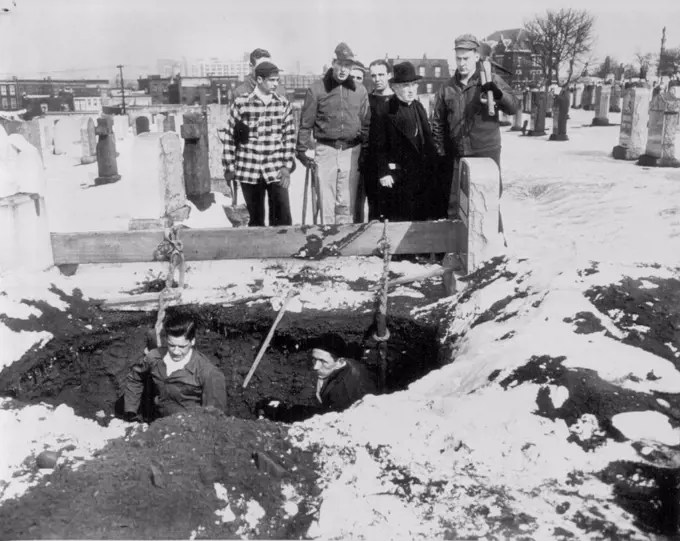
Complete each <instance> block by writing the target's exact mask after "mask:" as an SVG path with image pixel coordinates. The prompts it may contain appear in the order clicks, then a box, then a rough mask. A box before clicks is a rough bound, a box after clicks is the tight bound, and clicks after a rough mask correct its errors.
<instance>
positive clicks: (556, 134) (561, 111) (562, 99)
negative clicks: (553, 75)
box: [549, 88, 571, 141]
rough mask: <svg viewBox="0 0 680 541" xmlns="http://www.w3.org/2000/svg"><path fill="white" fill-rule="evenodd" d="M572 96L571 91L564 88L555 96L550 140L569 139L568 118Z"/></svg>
mask: <svg viewBox="0 0 680 541" xmlns="http://www.w3.org/2000/svg"><path fill="white" fill-rule="evenodd" d="M570 102H571V98H570V96H569V91H568V90H567V89H566V88H564V89H563V90H562V92H560V94H559V95H558V96H557V97H556V98H555V102H554V104H553V130H552V134H551V135H550V138H549V140H550V141H568V140H569V136H568V135H567V120H568V118H569V103H570Z"/></svg>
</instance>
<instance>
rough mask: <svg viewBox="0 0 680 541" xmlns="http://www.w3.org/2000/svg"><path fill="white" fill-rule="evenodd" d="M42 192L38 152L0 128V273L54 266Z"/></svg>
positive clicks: (43, 176)
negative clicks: (0, 230)
mask: <svg viewBox="0 0 680 541" xmlns="http://www.w3.org/2000/svg"><path fill="white" fill-rule="evenodd" d="M44 192H45V172H44V168H43V163H42V159H41V158H40V154H39V153H38V149H37V148H35V147H34V146H33V145H31V144H30V143H29V142H28V141H26V139H24V137H23V136H22V135H19V134H13V135H10V136H8V135H7V134H6V133H5V130H4V128H3V127H2V126H0V228H2V231H3V234H2V235H0V274H5V273H7V272H16V271H21V272H27V271H29V272H30V271H36V270H44V269H46V268H48V267H51V266H52V265H53V263H54V260H53V258H52V243H51V240H50V232H49V227H48V223H47V215H46V212H45V198H44V197H43V194H44Z"/></svg>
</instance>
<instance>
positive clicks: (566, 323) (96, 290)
mask: <svg viewBox="0 0 680 541" xmlns="http://www.w3.org/2000/svg"><path fill="white" fill-rule="evenodd" d="M592 116H593V113H592V112H587V111H572V113H571V120H570V123H569V137H570V141H568V142H549V141H547V137H541V138H530V137H522V136H521V135H520V134H518V133H513V132H509V131H507V128H504V129H503V132H504V136H503V137H504V139H503V164H504V167H503V178H504V183H505V191H504V197H503V200H502V209H503V213H504V222H505V225H506V231H507V237H508V243H509V250H508V259H506V260H502V261H496V262H495V264H494V265H493V266H489V267H488V268H487V269H485V270H484V272H482V273H481V274H480V275H478V276H476V277H475V278H474V279H473V280H470V281H469V282H467V286H466V288H465V289H463V290H462V291H461V292H460V293H459V294H458V295H457V296H454V297H449V298H446V299H443V300H441V301H440V302H439V303H437V304H436V305H434V306H432V307H427V308H424V309H420V310H419V311H418V313H417V314H414V315H415V316H418V315H422V314H423V313H425V312H427V311H430V310H438V311H441V312H442V313H443V314H444V317H445V319H444V320H443V324H442V336H441V340H442V348H444V349H445V350H446V351H448V352H450V355H451V359H452V360H454V361H455V362H453V363H452V364H450V365H447V366H446V367H444V368H442V369H441V370H438V371H436V372H434V373H431V374H429V375H428V376H426V377H425V378H423V379H422V380H420V381H419V382H417V383H416V384H414V385H412V386H411V387H410V389H409V390H408V391H404V392H400V393H396V394H393V395H390V396H383V397H379V398H376V397H368V398H366V399H365V400H364V401H363V402H362V403H361V404H359V405H358V406H356V407H355V408H353V409H351V410H349V411H348V412H345V413H344V414H342V415H329V416H324V417H323V418H317V419H312V420H310V421H308V422H306V423H304V424H301V425H298V426H296V428H295V431H296V434H297V437H298V440H299V445H301V446H306V445H309V444H312V443H318V444H320V445H321V446H322V448H323V449H324V452H323V455H322V459H323V464H324V476H323V483H324V485H323V488H324V493H323V494H324V496H323V504H322V506H321V508H320V512H319V516H318V520H317V521H316V523H315V524H314V526H313V527H312V529H311V530H310V532H309V534H310V535H311V536H315V537H319V538H322V539H385V540H387V539H423V540H424V539H437V538H459V539H465V538H474V539H478V538H486V539H518V538H520V536H521V535H524V536H525V538H526V539H536V540H540V539H567V538H574V539H602V538H609V539H654V538H655V537H654V535H653V534H650V533H645V529H644V527H643V526H641V524H640V521H639V517H635V516H634V515H635V513H633V512H631V510H630V509H627V508H624V507H622V505H621V500H620V499H617V495H619V496H620V491H621V490H622V489H621V488H620V487H618V485H617V487H618V488H617V489H616V490H615V489H614V488H613V487H614V485H615V484H616V483H615V482H605V481H607V479H608V476H610V477H612V478H614V479H615V480H616V479H618V478H617V477H616V476H617V475H620V476H623V477H626V476H627V475H629V473H630V471H632V470H630V464H636V463H640V464H645V465H647V466H650V467H652V466H653V467H655V468H661V469H667V470H668V471H671V470H673V469H677V468H678V466H680V458H679V457H680V455H679V454H678V451H677V449H678V445H679V444H680V431H679V430H678V428H677V427H678V424H679V423H678V419H679V417H678V410H676V406H675V404H674V403H673V400H671V397H673V396H674V395H675V394H676V393H678V391H680V372H679V371H678V370H677V369H676V366H677V364H678V361H677V358H678V355H677V352H678V350H680V329H676V331H675V334H673V332H671V333H670V338H669V339H668V344H667V346H666V348H667V350H664V351H662V352H660V353H659V352H657V353H656V354H655V353H651V352H649V351H645V350H644V349H641V348H640V347H635V346H634V345H632V344H631V336H632V333H638V334H639V335H640V336H641V337H643V338H644V335H645V333H651V330H650V327H646V326H645V325H642V324H639V325H637V326H635V325H632V324H631V325H628V326H623V325H622V323H621V322H622V321H623V319H624V318H625V316H626V314H625V310H624V309H621V310H618V311H616V310H612V311H606V310H604V311H601V310H600V309H599V308H598V306H601V304H600V303H599V299H598V296H596V295H594V294H592V292H593V291H600V289H597V288H606V287H608V286H610V285H611V284H615V285H616V286H617V287H620V286H621V284H622V283H623V281H625V280H626V279H633V280H639V282H636V283H638V284H640V287H647V288H648V289H649V294H650V297H649V299H650V300H649V304H650V305H651V307H650V309H652V310H655V306H656V305H657V303H659V305H660V303H661V300H662V296H661V295H660V294H659V295H656V293H655V292H657V291H661V290H662V289H663V287H665V286H662V285H660V284H663V283H665V282H664V281H668V280H673V279H680V271H679V270H678V267H679V266H680V265H679V261H678V260H679V258H680V256H678V254H680V170H679V169H649V168H642V167H638V166H636V165H635V164H633V163H630V162H622V161H616V160H614V159H613V158H611V157H610V152H611V149H612V147H614V146H615V145H616V144H618V130H619V128H618V126H610V127H597V128H594V127H587V126H586V125H587V124H590V121H591V119H592ZM618 116H619V115H615V114H614V115H611V121H612V122H613V123H618V121H619V119H618ZM549 122H550V121H548V123H549ZM131 144H132V143H131V141H130V140H127V141H125V142H119V144H118V147H119V151H120V153H121V158H120V162H119V169H120V172H121V174H122V176H123V180H122V181H121V182H119V183H116V184H113V185H108V186H101V187H96V188H94V187H91V185H92V184H93V179H94V176H95V174H96V164H94V165H85V166H81V165H79V160H78V158H79V155H78V154H77V148H76V146H75V145H74V152H73V153H72V154H71V155H63V156H52V155H48V156H47V157H46V165H47V175H48V188H47V189H48V191H47V204H48V213H49V219H50V224H51V229H52V230H53V231H85V230H107V229H127V223H128V221H129V219H130V218H131V216H130V215H129V214H128V213H127V210H126V207H125V199H126V197H129V195H128V194H130V193H131V192H130V190H133V188H134V187H133V186H130V185H127V184H126V183H125V179H126V178H129V171H130V169H129V168H130V167H131V166H132V164H130V163H129V160H127V161H126V156H129V155H130V150H131ZM678 148H680V137H679V139H678ZM303 180H304V177H303V172H302V171H301V170H298V172H296V173H295V177H294V179H293V188H292V193H291V201H292V202H293V203H292V204H293V215H294V217H295V219H296V220H297V219H298V218H299V216H300V209H301V200H302V197H301V191H302V183H303ZM222 202H224V203H226V204H228V199H226V198H225V199H224V200H220V201H218V205H216V206H215V207H213V209H211V210H210V211H208V214H204V215H201V216H199V213H198V212H194V210H192V214H193V215H194V216H193V217H192V218H190V221H191V220H192V219H193V220H199V221H200V224H201V225H200V226H201V227H209V226H228V222H227V220H226V218H225V217H224V213H223V211H222V209H221V208H219V207H220V205H219V203H222ZM592 262H598V263H597V264H593V263H592ZM278 263H279V264H282V265H284V271H285V274H287V275H290V273H293V272H296V269H299V268H300V267H301V266H302V265H304V264H308V263H307V262H305V263H302V262H278ZM641 264H642V265H641ZM315 265H318V266H322V268H324V270H325V272H327V273H328V274H331V275H333V274H334V275H336V276H338V277H340V276H343V275H344V276H345V277H346V278H347V279H348V280H352V279H356V278H358V277H364V278H366V279H367V280H369V281H370V280H374V279H376V278H377V277H378V276H379V273H380V262H379V261H377V260H374V259H365V260H359V259H354V260H351V261H349V262H347V261H343V262H338V261H331V260H326V261H324V262H319V263H315ZM190 266H191V269H190V272H189V274H188V276H187V282H188V283H189V286H190V287H189V289H188V290H187V295H188V296H189V297H191V298H192V299H197V300H198V299H204V300H205V301H206V302H213V300H214V299H215V296H216V295H220V296H222V298H224V297H225V296H226V297H229V296H234V297H237V296H239V295H242V294H246V293H249V291H250V290H249V288H248V285H249V284H251V283H252V282H253V280H255V279H262V280H264V284H265V289H267V290H268V291H270V292H271V293H272V294H273V295H275V296H276V298H274V299H273V302H272V304H273V305H274V307H276V302H277V299H280V297H281V296H282V295H283V294H284V293H285V288H286V286H285V284H281V283H280V281H278V280H277V278H276V275H277V274H279V273H281V268H280V267H277V268H274V266H275V262H262V261H256V260H252V261H243V262H204V263H203V262H201V263H192V264H191V265H190ZM163 268H164V265H152V264H143V265H142V264H139V265H125V266H95V265H93V266H83V267H82V268H81V269H80V270H79V271H78V272H77V273H76V274H75V275H74V276H73V277H70V278H67V277H64V276H60V275H59V274H58V273H57V271H55V270H52V271H49V272H46V273H42V274H40V275H38V276H13V277H4V278H3V284H2V289H3V292H4V293H5V294H4V295H3V296H0V302H1V304H0V312H3V313H6V314H7V315H9V316H11V317H20V318H27V317H29V316H30V314H31V312H32V311H34V310H37V309H36V308H29V307H27V306H26V305H22V304H20V300H21V299H22V298H36V299H38V298H44V299H46V300H48V302H50V303H51V304H55V305H58V302H59V300H58V299H57V298H56V296H55V295H54V294H51V293H49V292H48V288H49V286H50V284H52V283H54V284H55V285H56V286H57V287H58V288H60V289H63V290H65V291H71V290H72V289H74V288H76V287H77V288H80V289H81V290H82V291H83V293H84V295H85V296H90V297H98V298H101V297H106V296H113V295H116V294H118V293H119V292H120V291H124V290H126V289H130V287H131V286H134V285H136V284H137V283H138V282H140V281H142V280H143V279H144V277H145V276H146V275H147V274H148V273H153V272H160V271H161V270H163ZM393 270H395V272H399V273H403V274H412V273H413V274H415V273H416V272H417V271H416V267H413V266H412V265H411V264H409V263H398V264H394V266H393ZM621 287H622V286H621ZM602 291H604V289H602ZM369 295H370V294H369V293H361V292H351V291H349V290H348V288H346V287H343V285H342V282H333V283H330V282H329V283H328V284H315V285H312V284H310V285H305V286H303V288H302V292H301V294H300V295H299V297H298V305H297V309H301V310H304V309H305V307H323V308H327V309H331V308H333V307H335V306H352V305H354V304H359V303H360V302H361V301H362V300H365V299H366V298H367V296H369ZM655 295H656V296H655ZM624 308H625V306H624ZM584 314H586V315H584ZM588 314H589V315H588ZM657 316H658V317H659V318H662V317H663V314H662V311H658V313H657ZM633 319H634V318H633ZM584 321H589V322H590V323H591V324H592V325H591V327H592V328H589V330H587V331H584V330H583V328H584V327H583V322H584ZM48 338H49V336H45V335H41V334H40V333H22V334H21V335H17V334H16V333H12V332H11V331H9V329H8V328H7V327H6V326H4V325H3V324H2V323H0V339H1V340H2V343H3V348H2V349H3V355H2V358H1V359H0V364H2V365H7V364H9V363H11V362H13V361H14V360H16V359H18V358H19V357H20V356H21V355H22V354H23V352H24V351H26V350H27V349H28V348H30V346H31V345H32V344H33V343H37V342H39V341H41V340H46V339H48ZM4 344H9V347H8V346H5V345H4ZM578 382H582V383H583V385H581V384H579V383H578ZM584 386H585V387H584ZM584 393H585V394H584ZM598 397H600V398H598ZM601 397H604V398H601ZM615 397H620V398H621V399H620V400H619V399H618V398H615ZM664 397H665V398H664ZM624 399H625V400H624ZM36 408H40V406H33V407H28V408H24V409H22V410H10V409H0V432H2V433H3V434H13V435H14V434H16V435H17V437H19V438H21V439H22V441H32V442H34V443H32V444H31V445H23V446H18V447H17V446H15V445H13V444H12V442H11V441H10V440H13V439H14V438H3V443H0V463H2V464H8V465H9V466H8V467H3V468H2V469H0V489H1V488H2V487H3V485H4V486H5V487H8V489H7V490H5V492H6V493H5V495H4V497H5V498H6V497H8V496H10V495H14V494H18V493H20V492H21V486H24V485H21V486H19V484H18V480H24V481H25V483H29V482H33V481H30V479H29V478H28V477H26V476H23V477H22V476H19V477H17V478H14V479H12V478H11V475H12V473H14V472H19V473H21V472H20V471H19V465H20V464H21V462H22V461H23V460H24V458H26V457H27V456H29V455H30V454H34V453H35V452H37V451H38V449H39V447H40V446H39V445H38V443H37V442H43V441H44V442H48V441H51V440H50V438H51V437H52V436H50V435H51V434H53V433H54V431H55V426H56V425H55V422H56V421H55V419H57V418H59V416H60V415H61V416H62V417H63V412H60V411H58V410H54V411H50V409H49V408H42V409H40V410H39V413H36V412H37V411H38V410H37V409H36ZM589 408H590V409H589ZM41 419H42V420H41ZM69 422H72V423H73V429H72V432H71V436H69V435H68V432H69V427H70V425H69V424H68V422H67V423H66V425H63V426H64V428H63V433H64V434H65V435H63V436H59V437H62V438H66V439H68V438H69V437H70V438H72V439H73V440H74V441H78V438H79V436H78V434H79V432H78V428H77V427H78V426H80V424H79V423H85V424H86V423H91V421H85V420H83V421H76V420H75V419H74V420H72V421H69ZM20 426H21V432H20V431H19V427H20ZM59 426H62V425H59ZM88 426H89V425H88ZM95 426H98V425H95ZM612 427H613V428H612ZM97 430H98V431H99V430H102V431H104V432H105V433H106V434H107V435H108V436H110V437H118V436H119V435H120V430H121V429H120V427H119V426H117V425H115V424H114V425H113V426H112V427H110V428H109V429H99V428H97ZM107 430H108V432H107ZM97 434H100V432H97ZM98 437H99V436H98ZM96 442H100V443H101V442H103V438H101V439H97V438H94V437H93V438H92V439H91V440H88V441H87V442H86V443H84V444H82V447H83V448H84V449H85V448H87V449H88V450H90V451H91V450H92V449H94V447H96V445H97V443H96ZM619 464H626V465H628V466H627V467H629V469H625V470H622V471H623V473H621V472H617V471H615V470H613V469H612V468H613V467H614V466H613V465H619ZM603 472H604V473H603ZM22 475H23V474H22ZM10 481H11V482H12V485H11V489H10V488H9V485H8V483H9V482H10ZM647 482H649V483H651V481H649V480H648V479H642V478H639V482H638V484H640V485H641V484H644V483H647ZM0 492H2V491H1V490H0ZM2 497H3V496H2V494H0V498H2ZM676 504H677V502H676ZM636 518H637V519H638V520H637V521H636ZM643 522H644V521H643Z"/></svg>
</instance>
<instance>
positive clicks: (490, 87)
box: [482, 81, 503, 100]
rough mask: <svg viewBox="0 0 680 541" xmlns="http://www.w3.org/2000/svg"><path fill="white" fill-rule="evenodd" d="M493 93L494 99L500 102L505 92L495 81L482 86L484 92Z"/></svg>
mask: <svg viewBox="0 0 680 541" xmlns="http://www.w3.org/2000/svg"><path fill="white" fill-rule="evenodd" d="M489 91H491V92H492V93H493V99H495V100H500V99H501V98H502V97H503V91H502V90H501V89H500V88H498V85H497V84H496V83H494V82H493V81H490V82H488V83H485V84H483V85H482V92H484V93H486V92H489Z"/></svg>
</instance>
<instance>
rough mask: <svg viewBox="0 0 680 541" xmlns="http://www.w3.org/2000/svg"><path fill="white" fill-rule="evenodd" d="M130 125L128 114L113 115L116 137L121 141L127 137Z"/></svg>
mask: <svg viewBox="0 0 680 541" xmlns="http://www.w3.org/2000/svg"><path fill="white" fill-rule="evenodd" d="M129 127H130V120H129V118H128V116H127V115H116V116H114V117H113V131H114V132H115V133H116V139H118V140H119V141H122V140H123V139H125V138H126V137H127V134H128V128H129Z"/></svg>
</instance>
